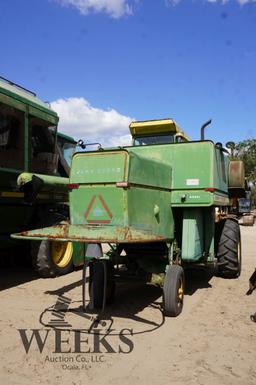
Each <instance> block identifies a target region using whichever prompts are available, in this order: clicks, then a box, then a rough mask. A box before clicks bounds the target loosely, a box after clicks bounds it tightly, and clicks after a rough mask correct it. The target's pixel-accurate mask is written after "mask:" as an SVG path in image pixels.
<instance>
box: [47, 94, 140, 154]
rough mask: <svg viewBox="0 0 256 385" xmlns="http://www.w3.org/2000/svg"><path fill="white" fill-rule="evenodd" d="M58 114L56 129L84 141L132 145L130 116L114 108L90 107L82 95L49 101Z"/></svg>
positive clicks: (108, 144)
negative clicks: (58, 119)
mask: <svg viewBox="0 0 256 385" xmlns="http://www.w3.org/2000/svg"><path fill="white" fill-rule="evenodd" d="M51 106H52V108H53V110H54V111H56V112H57V113H58V115H59V117H60V121H59V130H60V131H61V132H63V133H66V134H67V135H70V136H73V137H74V138H75V139H84V140H85V142H87V143H89V142H99V143H101V144H102V145H104V146H106V147H107V146H118V145H119V146H124V145H130V144H131V137H130V135H129V124H130V122H131V121H132V120H134V119H132V118H131V117H129V116H125V115H122V114H120V113H119V112H117V111H116V110H114V109H109V110H102V109H100V108H96V107H93V106H92V105H91V104H90V103H89V102H88V101H87V100H86V99H84V98H68V99H58V100H56V101H54V102H52V103H51Z"/></svg>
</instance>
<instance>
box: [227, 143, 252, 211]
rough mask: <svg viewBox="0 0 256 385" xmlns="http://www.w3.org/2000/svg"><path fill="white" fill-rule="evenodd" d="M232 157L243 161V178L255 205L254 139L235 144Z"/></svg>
mask: <svg viewBox="0 0 256 385" xmlns="http://www.w3.org/2000/svg"><path fill="white" fill-rule="evenodd" d="M232 158H233V159H241V160H243V162H244V167H245V178H246V180H247V182H248V184H249V186H250V188H251V201H252V206H253V207H256V188H255V186H256V139H247V140H243V141H242V142H239V143H237V144H236V145H235V148H234V151H233V157H232Z"/></svg>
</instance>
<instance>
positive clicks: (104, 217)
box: [84, 195, 113, 224]
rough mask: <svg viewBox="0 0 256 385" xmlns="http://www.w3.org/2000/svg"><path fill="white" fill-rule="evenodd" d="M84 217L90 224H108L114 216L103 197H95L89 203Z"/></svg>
mask: <svg viewBox="0 0 256 385" xmlns="http://www.w3.org/2000/svg"><path fill="white" fill-rule="evenodd" d="M84 217H85V219H86V221H87V223H89V224H101V223H102V224H103V223H105V224H108V223H109V222H110V221H111V219H112V217H113V215H112V213H111V211H110V209H109V207H108V205H107V204H106V202H105V201H104V199H103V197H102V196H101V195H94V196H93V197H92V199H91V200H90V202H89V205H88V207H87V210H86V212H85V214H84Z"/></svg>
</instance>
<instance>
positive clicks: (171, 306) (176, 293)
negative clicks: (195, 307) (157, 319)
mask: <svg viewBox="0 0 256 385" xmlns="http://www.w3.org/2000/svg"><path fill="white" fill-rule="evenodd" d="M184 286H185V276H184V270H183V268H182V267H181V266H179V265H173V266H169V268H168V270H167V273H166V276H165V280H164V287H163V310H164V315H165V316H168V317H177V316H178V315H179V314H180V313H181V311H182V308H183V299H184Z"/></svg>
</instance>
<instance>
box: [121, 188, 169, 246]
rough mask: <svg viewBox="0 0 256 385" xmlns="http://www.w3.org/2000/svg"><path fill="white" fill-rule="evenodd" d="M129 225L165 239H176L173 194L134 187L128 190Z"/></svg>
mask: <svg viewBox="0 0 256 385" xmlns="http://www.w3.org/2000/svg"><path fill="white" fill-rule="evenodd" d="M127 196H128V198H127V203H128V218H129V219H128V221H129V225H130V226H132V227H134V228H138V229H144V230H150V231H152V234H154V235H156V236H160V237H164V238H165V239H173V238H174V220H173V214H172V210H171V193H170V192H169V191H160V190H154V189H147V188H143V187H133V188H131V189H128V190H127Z"/></svg>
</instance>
